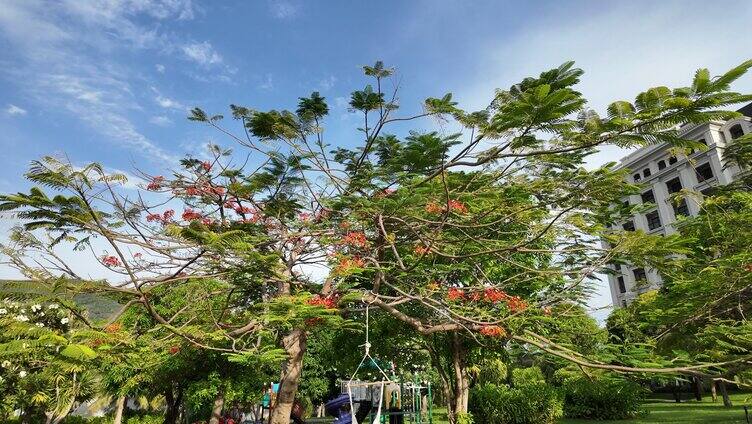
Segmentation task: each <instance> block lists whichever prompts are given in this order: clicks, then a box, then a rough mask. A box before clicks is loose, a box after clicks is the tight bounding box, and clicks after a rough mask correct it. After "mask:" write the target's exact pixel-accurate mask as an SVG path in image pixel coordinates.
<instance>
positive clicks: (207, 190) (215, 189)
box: [185, 184, 225, 196]
mask: <svg viewBox="0 0 752 424" xmlns="http://www.w3.org/2000/svg"><path fill="white" fill-rule="evenodd" d="M223 194H225V188H224V187H221V186H213V185H211V184H204V185H202V186H188V187H186V189H185V195H186V196H211V195H215V196H221V195H223Z"/></svg>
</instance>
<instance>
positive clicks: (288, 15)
mask: <svg viewBox="0 0 752 424" xmlns="http://www.w3.org/2000/svg"><path fill="white" fill-rule="evenodd" d="M269 10H270V11H271V13H272V16H274V17H275V18H277V19H292V18H294V17H295V16H297V14H298V7H297V6H296V5H294V4H292V3H290V2H288V1H285V0H273V1H271V2H270V3H269Z"/></svg>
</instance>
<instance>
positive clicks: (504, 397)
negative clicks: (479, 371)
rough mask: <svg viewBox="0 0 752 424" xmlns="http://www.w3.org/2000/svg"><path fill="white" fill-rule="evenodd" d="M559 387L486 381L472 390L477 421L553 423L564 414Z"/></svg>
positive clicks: (493, 423)
mask: <svg viewBox="0 0 752 424" xmlns="http://www.w3.org/2000/svg"><path fill="white" fill-rule="evenodd" d="M562 408H563V403H562V398H561V395H560V393H559V391H558V390H557V389H556V388H554V387H552V386H549V385H547V384H545V383H541V382H538V383H529V384H524V385H522V386H520V387H515V388H511V387H509V386H507V385H495V384H484V385H481V386H476V387H474V388H473V389H472V390H471V391H470V412H471V413H472V414H473V418H474V422H475V424H549V423H555V422H556V421H557V420H558V419H559V418H561V417H562V415H563V409H562Z"/></svg>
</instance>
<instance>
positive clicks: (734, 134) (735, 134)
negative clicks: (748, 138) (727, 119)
mask: <svg viewBox="0 0 752 424" xmlns="http://www.w3.org/2000/svg"><path fill="white" fill-rule="evenodd" d="M729 134H731V139H732V140H736V139H737V138H739V137H741V136H743V135H744V130H743V129H742V126H741V125H739V124H736V125H734V126H733V127H731V129H729Z"/></svg>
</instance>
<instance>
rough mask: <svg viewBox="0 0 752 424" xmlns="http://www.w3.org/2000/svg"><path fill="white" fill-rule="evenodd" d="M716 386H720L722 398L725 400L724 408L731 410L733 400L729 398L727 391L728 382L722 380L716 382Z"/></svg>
mask: <svg viewBox="0 0 752 424" xmlns="http://www.w3.org/2000/svg"><path fill="white" fill-rule="evenodd" d="M716 384H717V385H718V391H720V392H721V397H722V398H723V406H725V407H726V408H731V407H732V406H733V405H732V404H731V399H730V398H729V395H728V391H726V382H725V381H722V380H718V381H716Z"/></svg>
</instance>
